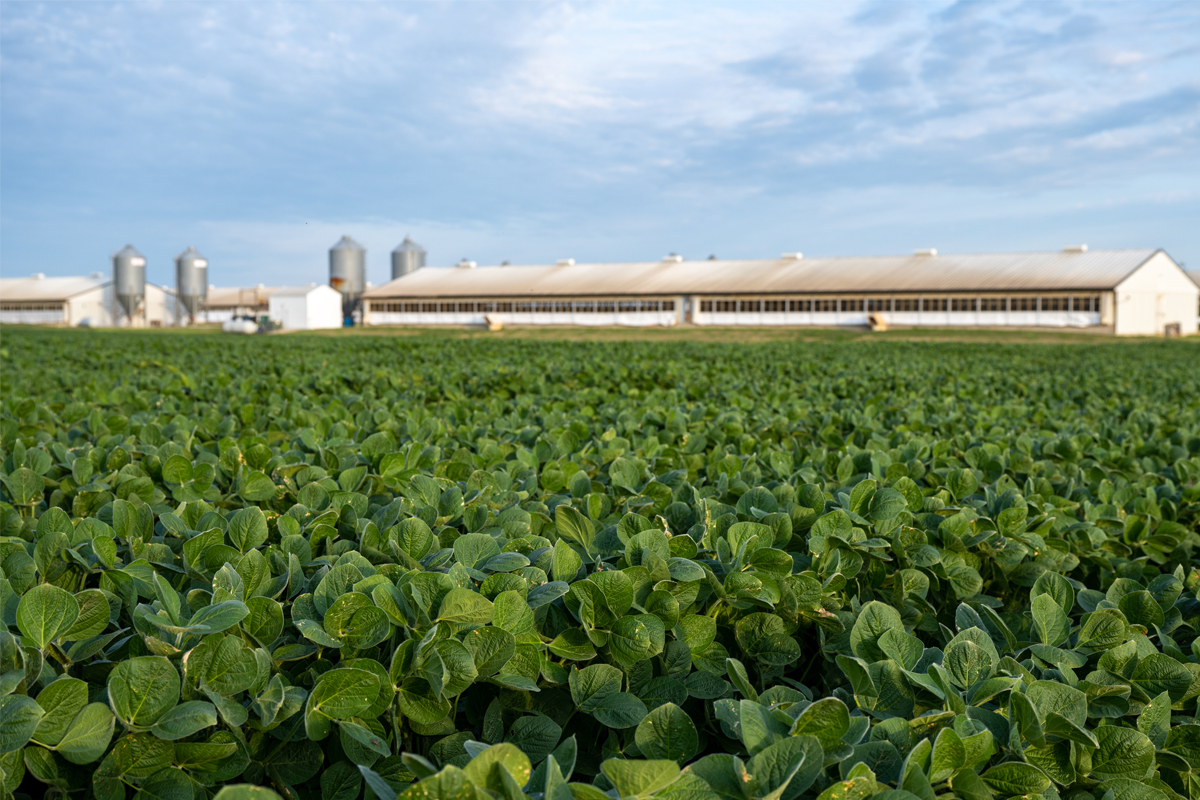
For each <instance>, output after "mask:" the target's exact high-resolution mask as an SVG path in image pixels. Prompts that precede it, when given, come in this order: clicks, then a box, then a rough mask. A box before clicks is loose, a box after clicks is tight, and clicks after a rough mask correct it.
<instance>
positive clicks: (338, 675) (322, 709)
mask: <svg viewBox="0 0 1200 800" xmlns="http://www.w3.org/2000/svg"><path fill="white" fill-rule="evenodd" d="M378 694H379V678H378V677H377V676H376V675H374V674H373V673H370V672H367V671H366V670H362V669H347V668H344V667H343V668H340V669H334V670H330V671H329V672H326V673H325V674H324V675H322V676H321V679H320V680H319V681H317V684H316V685H315V686H314V687H313V690H312V694H311V695H310V697H309V707H310V708H311V709H313V710H314V711H317V712H318V713H321V714H324V715H325V716H327V717H329V718H330V719H335V720H344V719H349V718H350V717H354V716H358V715H359V714H360V713H362V712H363V711H366V710H367V708H369V707H370V706H371V704H372V703H373V702H374V701H375V698H376V696H377V695H378Z"/></svg>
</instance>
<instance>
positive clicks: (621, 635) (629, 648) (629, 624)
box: [608, 617, 651, 666]
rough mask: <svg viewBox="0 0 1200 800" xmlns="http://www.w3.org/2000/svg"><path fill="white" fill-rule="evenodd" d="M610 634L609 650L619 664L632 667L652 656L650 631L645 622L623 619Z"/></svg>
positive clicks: (631, 618)
mask: <svg viewBox="0 0 1200 800" xmlns="http://www.w3.org/2000/svg"><path fill="white" fill-rule="evenodd" d="M608 633H609V636H608V648H609V651H610V652H611V653H612V656H613V658H614V659H616V660H617V662H618V663H620V664H623V665H625V666H632V665H634V664H636V663H637V662H639V661H641V660H642V659H643V658H647V657H648V656H649V655H650V650H651V643H650V629H649V628H648V627H647V626H646V623H645V622H644V621H643V620H641V619H639V618H637V617H621V618H620V619H619V620H617V621H616V623H615V624H614V625H613V626H612V628H610V629H609V632H608Z"/></svg>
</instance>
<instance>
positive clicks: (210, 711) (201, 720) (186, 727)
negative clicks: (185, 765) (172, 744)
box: [150, 700, 217, 739]
mask: <svg viewBox="0 0 1200 800" xmlns="http://www.w3.org/2000/svg"><path fill="white" fill-rule="evenodd" d="M216 724H217V709H216V707H214V706H213V704H212V703H205V702H203V701H200V700H192V701H189V702H187V703H183V704H181V705H178V706H175V707H174V708H172V709H171V710H170V711H168V712H167V713H166V714H164V715H163V716H162V717H161V718H160V719H159V720H158V722H156V723H154V726H153V727H152V728H151V729H150V730H151V732H153V733H154V735H155V736H157V737H158V738H160V739H182V738H184V737H185V736H191V735H192V734H194V733H198V732H199V731H202V730H204V729H205V728H211V727H212V726H213V725H216Z"/></svg>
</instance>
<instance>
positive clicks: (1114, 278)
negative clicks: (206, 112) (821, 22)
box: [364, 249, 1159, 299]
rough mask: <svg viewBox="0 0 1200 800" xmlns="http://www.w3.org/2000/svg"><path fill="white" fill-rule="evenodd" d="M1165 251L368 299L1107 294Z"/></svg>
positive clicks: (573, 269) (787, 270)
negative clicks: (1008, 292) (971, 293)
mask: <svg viewBox="0 0 1200 800" xmlns="http://www.w3.org/2000/svg"><path fill="white" fill-rule="evenodd" d="M1157 252H1159V251H1158V250H1152V249H1146V250H1092V251H1090V252H1068V251H1055V252H1048V253H978V254H963V255H952V254H951V255H934V256H930V255H921V256H917V255H913V256H871V257H842V258H799V259H798V258H794V257H793V258H778V259H758V260H713V261H709V260H704V261H680V262H673V261H668V260H664V261H647V262H631V263H611V264H574V265H536V266H499V267H479V268H477V269H452V268H451V269H445V268H443V269H437V268H434V269H430V268H426V269H420V270H417V271H416V272H412V273H409V274H408V275H403V276H401V277H399V278H396V279H395V280H393V281H390V282H388V283H385V284H383V285H381V286H377V287H375V288H374V289H371V290H369V291H367V292H365V293H364V297H366V298H369V299H379V298H393V297H396V298H404V297H518V296H534V297H565V296H601V295H681V294H706V295H721V294H833V293H846V292H853V293H861V294H866V293H872V292H887V293H896V292H900V293H903V292H914V293H920V292H956V291H960V292H1002V291H1089V290H1090V291H1104V290H1108V289H1113V288H1114V287H1116V285H1117V284H1118V283H1120V282H1121V281H1122V280H1124V279H1125V278H1126V277H1127V276H1128V275H1129V274H1130V273H1132V272H1133V271H1134V270H1136V269H1137V268H1138V267H1140V266H1141V265H1142V264H1143V263H1145V262H1146V260H1147V259H1149V258H1150V257H1151V256H1153V255H1154V254H1155V253H1157Z"/></svg>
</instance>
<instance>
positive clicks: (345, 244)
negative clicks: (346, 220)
mask: <svg viewBox="0 0 1200 800" xmlns="http://www.w3.org/2000/svg"><path fill="white" fill-rule="evenodd" d="M329 249H330V250H362V251H364V252H366V249H367V248H365V247H363V246H362V245H361V244H359V243H358V242H356V241H354V240H353V239H351V238H350V237H349V236H343V237H342V238H341V239H340V240H338V243H337V244H335V245H334V246H333V247H331V248H329Z"/></svg>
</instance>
